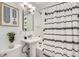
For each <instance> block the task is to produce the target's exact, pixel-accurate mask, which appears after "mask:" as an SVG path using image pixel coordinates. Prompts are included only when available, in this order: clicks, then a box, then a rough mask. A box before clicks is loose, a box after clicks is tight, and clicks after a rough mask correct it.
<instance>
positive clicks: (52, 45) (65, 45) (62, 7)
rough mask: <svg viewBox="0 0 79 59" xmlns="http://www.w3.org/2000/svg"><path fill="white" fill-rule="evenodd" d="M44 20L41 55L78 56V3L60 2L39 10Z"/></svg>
mask: <svg viewBox="0 0 79 59" xmlns="http://www.w3.org/2000/svg"><path fill="white" fill-rule="evenodd" d="M41 12H42V19H43V20H44V22H43V23H44V26H43V27H44V28H43V38H44V39H43V54H44V55H45V56H48V57H61V56H63V57H78V56H79V3H78V2H62V3H59V4H56V5H53V6H51V7H48V8H46V9H43V10H41Z"/></svg>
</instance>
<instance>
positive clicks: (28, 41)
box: [22, 37, 41, 44]
mask: <svg viewBox="0 0 79 59" xmlns="http://www.w3.org/2000/svg"><path fill="white" fill-rule="evenodd" d="M39 40H41V38H39V37H32V38H29V39H26V40H25V39H23V40H22V41H23V42H25V43H27V44H32V43H36V42H38V41H39Z"/></svg>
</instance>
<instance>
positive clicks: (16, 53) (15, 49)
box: [0, 44, 25, 57]
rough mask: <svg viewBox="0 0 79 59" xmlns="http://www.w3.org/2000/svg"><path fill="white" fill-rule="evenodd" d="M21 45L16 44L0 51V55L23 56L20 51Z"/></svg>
mask: <svg viewBox="0 0 79 59" xmlns="http://www.w3.org/2000/svg"><path fill="white" fill-rule="evenodd" d="M21 49H22V45H20V44H16V45H15V46H14V47H13V48H8V49H6V50H1V51H0V57H25V55H24V54H22V52H21Z"/></svg>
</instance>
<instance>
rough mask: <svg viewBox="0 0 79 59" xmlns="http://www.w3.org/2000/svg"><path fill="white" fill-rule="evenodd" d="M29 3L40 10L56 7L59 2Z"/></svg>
mask: <svg viewBox="0 0 79 59" xmlns="http://www.w3.org/2000/svg"><path fill="white" fill-rule="evenodd" d="M28 3H29V4H31V5H33V6H34V7H35V8H36V9H37V10H39V9H43V8H45V7H48V6H51V5H55V4H57V3H59V2H28Z"/></svg>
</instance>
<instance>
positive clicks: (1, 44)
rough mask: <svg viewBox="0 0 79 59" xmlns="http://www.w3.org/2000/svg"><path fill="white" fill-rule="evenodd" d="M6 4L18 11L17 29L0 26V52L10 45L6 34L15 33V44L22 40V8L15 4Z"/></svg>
mask: <svg viewBox="0 0 79 59" xmlns="http://www.w3.org/2000/svg"><path fill="white" fill-rule="evenodd" d="M7 4H9V5H11V6H13V7H16V8H18V9H19V27H8V26H0V50H1V49H6V48H7V47H8V46H9V45H10V42H9V41H8V37H7V33H8V32H15V33H16V37H15V42H17V43H19V41H20V39H21V38H22V37H21V31H22V13H21V12H22V8H21V7H20V6H19V5H18V4H17V3H11V2H10V3H9V2H7ZM19 34H20V35H19Z"/></svg>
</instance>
